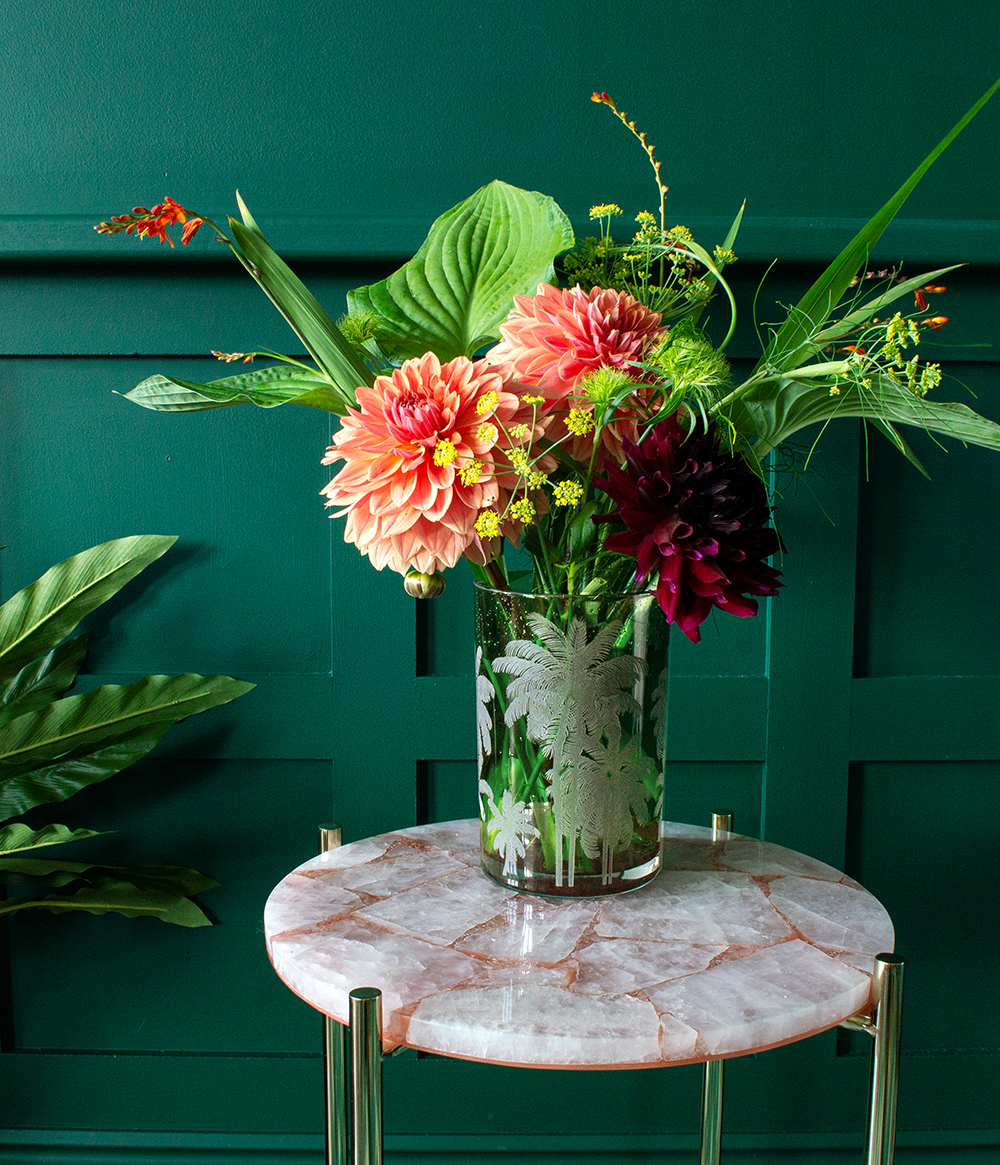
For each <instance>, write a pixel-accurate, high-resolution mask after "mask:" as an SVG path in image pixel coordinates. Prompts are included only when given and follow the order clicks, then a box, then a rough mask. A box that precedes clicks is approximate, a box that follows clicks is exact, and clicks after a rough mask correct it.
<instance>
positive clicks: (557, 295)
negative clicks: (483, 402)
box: [489, 283, 664, 458]
mask: <svg viewBox="0 0 1000 1165" xmlns="http://www.w3.org/2000/svg"><path fill="white" fill-rule="evenodd" d="M660 321H661V316H660V314H659V313H658V312H655V311H651V310H650V309H649V308H648V307H646V306H645V305H644V304H641V303H639V301H638V300H636V299H633V298H632V296H630V295H629V294H628V293H627V292H624V291H613V290H609V289H607V288H602V287H594V288H592V289H591V290H590V291H584V290H583V289H582V288H581V287H579V286H576V287H573V288H570V289H568V290H563V289H561V288H558V287H550V286H549V285H548V284H544V283H543V284H540V285H539V288H538V293H537V294H536V295H515V296H514V308H513V310H512V311H511V313H510V315H509V316H508V317H507V320H506V322H505V323H503V324H501V325H500V334H501V335H502V337H503V339H502V340H501V341H500V343H499V344H497V345H496V347H495V348H493V349H492V350H491V351H490V353H489V360H490V363H491V364H495V365H497V366H498V367H499V368H501V369H502V370H503V371H504V372H505V373H507V374H508V375H511V376H515V377H516V378H517V379H518V380H519V381H520V382H521V383H522V384H526V385H532V386H536V387H537V388H538V389H539V390H540V392H541V393H542V394H543V395H544V396H545V397H546V398H547V407H548V408H549V409H554V410H556V411H560V410H561V411H563V412H567V411H568V409H569V408H570V407H573V408H584V409H586V408H588V407H589V405H590V402H588V401H587V400H586V399H585V398H583V397H582V396H580V395H578V394H577V391H576V390H577V388H578V386H579V384H580V381H581V380H582V379H583V378H584V377H585V376H587V375H588V373H591V372H593V371H595V370H596V369H598V368H601V367H606V366H609V367H612V368H617V369H619V370H620V371H622V372H627V373H629V374H630V375H634V370H633V368H632V364H633V362H634V361H638V360H641V359H642V357H643V354H644V353H645V351H646V349H647V348H648V347H649V346H650V344H651V343H652V342H653V341H654V340H655V339H656V337H657V336H659V335H660V334H661V332H663V331H664V329H663V328H662V327H661V326H660ZM621 419H622V420H623V421H624V420H626V418H625V416H624V415H623V417H622V418H621ZM629 432H630V435H632V436H634V435H635V433H634V429H630V430H629ZM563 433H565V430H563ZM621 436H622V434H621V433H620V432H619V431H618V429H617V428H616V425H615V424H612V425H611V426H609V427H608V429H607V430H606V435H605V436H604V437H603V438H602V439H603V440H604V443H605V444H606V445H607V446H608V448H609V450H610V451H611V452H612V453H613V454H614V455H617V454H618V453H619V452H620V449H621V445H620V437H621ZM587 444H588V443H587V442H581V441H579V440H577V441H575V442H572V443H571V445H570V448H571V451H572V452H573V455H574V456H576V457H578V458H580V457H584V456H589V449H588V448H586V445H587Z"/></svg>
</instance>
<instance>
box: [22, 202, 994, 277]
mask: <svg viewBox="0 0 1000 1165" xmlns="http://www.w3.org/2000/svg"><path fill="white" fill-rule="evenodd" d="M261 209H262V210H264V211H265V213H261V210H258V213H257V219H258V222H259V224H260V226H261V229H262V230H263V231H264V233H265V234H266V235H267V237H268V241H269V242H270V243H271V245H272V246H273V247H274V248H275V250H276V251H278V253H279V254H281V255H282V256H283V257H284V258H286V259H319V260H341V259H348V260H357V259H365V260H367V259H393V258H405V257H408V256H409V255H412V254H413V253H414V252H415V251H416V250H417V248H418V247H419V246H420V244H421V242H422V241H423V239H424V236H425V235H426V233H427V231H428V229H429V228H430V225H431V220H429V219H426V218H417V217H413V216H408V215H393V216H386V217H380V218H368V217H365V216H357V217H353V216H352V217H345V216H333V215H275V216H273V217H269V216H268V215H267V214H266V208H261ZM447 209H448V207H445V206H442V207H441V211H442V212H444V211H445V210H447ZM873 209H874V208H873ZM213 214H215V215H217V216H218V217H217V221H219V222H220V223H221V222H224V221H225V215H226V212H225V210H222V211H215V212H213ZM94 225H95V224H94V222H93V221H92V220H91V219H90V218H86V217H83V216H81V215H65V216H63V215H0V261H2V260H3V259H10V260H24V259H59V258H87V259H90V258H98V259H109V260H114V261H118V260H121V259H125V260H127V261H129V260H133V259H138V258H143V259H145V260H147V261H148V260H149V258H150V256H151V254H152V253H153V252H155V251H157V250H158V248H156V247H155V246H153V245H152V244H151V243H149V242H146V243H145V244H143V243H142V242H140V241H138V240H136V239H134V238H132V237H129V238H126V237H124V236H122V237H121V238H115V239H111V238H107V237H105V236H104V235H98V234H97V233H96V232H95V231H94V229H93V227H94ZM685 225H686V226H687V227H688V229H689V230H690V231H692V233H693V234H694V236H695V238H696V239H699V240H700V241H701V242H702V243H704V244H706V245H707V244H710V243H713V242H716V241H718V242H721V241H722V239H723V238H725V236H726V234H727V232H728V230H729V228H730V226H731V225H732V219H725V218H722V217H712V216H693V217H690V218H689V219H688V221H687V222H686V223H685ZM864 225H865V220H863V219H860V218H858V219H854V218H837V217H832V216H826V215H793V216H789V217H782V218H773V217H764V216H760V217H757V216H752V215H746V216H745V217H744V218H743V221H742V223H741V226H740V234H739V245H738V247H737V252H738V254H739V256H740V258H741V259H744V260H764V261H769V260H770V259H774V258H784V257H788V258H794V259H795V260H797V261H805V260H820V261H823V260H828V259H832V258H833V257H834V256H835V255H836V254H838V253H839V251H840V250H841V248H843V247H844V246H845V245H846V244H847V243H848V242H849V241H850V239H851V238H853V237H854V235H855V234H857V232H858V231H859V230H860V229H861V228H862V227H863V226H864ZM574 227H575V231H576V234H577V236H578V237H580V238H583V237H584V236H586V235H588V234H590V233H592V232H593V229H594V228H593V225H592V224H591V223H589V222H577V223H574ZM163 251H164V252H166V251H167V248H163ZM187 253H188V254H189V255H192V256H195V255H203V254H204V255H208V254H213V253H214V252H213V246H212V242H211V238H210V237H209V236H208V235H207V233H205V234H203V235H202V236H201V237H200V238H199V239H198V240H197V244H192V246H191V247H189V249H188V251H187ZM876 254H883V255H886V256H890V257H891V258H892V259H893V260H900V259H916V258H920V259H922V260H929V261H932V262H934V261H942V262H956V261H970V260H974V261H975V262H977V263H995V262H998V261H1000V220H997V219H950V220H949V219H941V220H938V219H905V218H904V219H897V220H896V221H895V222H894V223H892V224H891V225H890V226H889V227H888V229H887V230H886V231H885V233H884V235H883V237H882V241H881V242H880V244H879V247H878V251H877V252H876ZM164 257H165V256H164Z"/></svg>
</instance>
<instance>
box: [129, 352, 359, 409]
mask: <svg viewBox="0 0 1000 1165" xmlns="http://www.w3.org/2000/svg"><path fill="white" fill-rule="evenodd" d="M359 383H361V382H360V381H359ZM355 387H357V385H356V386H355ZM122 395H123V396H124V397H125V398H126V400H130V401H134V402H135V404H137V405H142V407H143V408H146V409H155V410H156V411H157V412H161V413H200V412H205V410H206V409H223V408H226V407H228V406H229V405H241V404H254V405H257V406H258V407H259V408H262V409H272V408H275V407H276V406H277V405H284V404H297V405H306V406H308V407H309V408H314V409H324V410H325V411H326V412H331V413H343V412H344V402H343V401H342V400H341V398H340V397H339V396H337V395H336V393H335V392H334V390H333V389H332V388H331V386H330V382H329V381H328V380H324V379H323V377H322V376H320V374H319V373H318V372H313V373H310V372H308V371H307V370H306V369H304V368H297V367H294V366H292V367H289V366H288V365H287V364H279V365H276V366H273V367H270V368H255V369H254V370H253V372H242V373H239V374H238V375H236V376H226V377H223V378H222V379H221V380H212V381H209V382H208V383H207V384H199V383H197V382H196V381H192V380H179V379H178V378H177V377H174V376H161V375H159V374H157V375H156V376H150V377H149V378H148V379H147V380H144V381H143V382H142V384H137V385H136V386H135V388H133V389H132V391H131V392H126V393H123V394H122ZM352 399H353V398H352Z"/></svg>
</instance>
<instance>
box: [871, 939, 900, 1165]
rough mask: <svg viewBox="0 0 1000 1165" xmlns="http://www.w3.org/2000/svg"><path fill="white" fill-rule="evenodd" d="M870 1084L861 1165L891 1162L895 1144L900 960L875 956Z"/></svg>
mask: <svg viewBox="0 0 1000 1165" xmlns="http://www.w3.org/2000/svg"><path fill="white" fill-rule="evenodd" d="M872 1003H873V1011H872V1025H871V1027H870V1029H869V1030H871V1033H872V1035H873V1036H874V1043H873V1045H872V1086H871V1103H870V1106H869V1111H868V1151H867V1155H866V1157H865V1165H892V1158H893V1154H894V1152H895V1144H896V1090H897V1086H898V1083H899V1031H900V1024H901V1021H902V1015H903V960H902V959H900V958H898V957H897V956H896V955H876V956H875V973H874V975H873V977H872Z"/></svg>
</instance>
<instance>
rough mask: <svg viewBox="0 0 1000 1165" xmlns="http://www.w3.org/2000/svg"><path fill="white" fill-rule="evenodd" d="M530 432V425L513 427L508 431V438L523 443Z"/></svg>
mask: <svg viewBox="0 0 1000 1165" xmlns="http://www.w3.org/2000/svg"><path fill="white" fill-rule="evenodd" d="M530 431H531V430H530V426H528V425H511V427H510V428H509V429H508V430H507V436H508V437H510V439H511V440H512V441H523V440H524V438H525V437H527V435H528V433H529V432H530Z"/></svg>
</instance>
